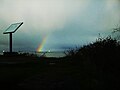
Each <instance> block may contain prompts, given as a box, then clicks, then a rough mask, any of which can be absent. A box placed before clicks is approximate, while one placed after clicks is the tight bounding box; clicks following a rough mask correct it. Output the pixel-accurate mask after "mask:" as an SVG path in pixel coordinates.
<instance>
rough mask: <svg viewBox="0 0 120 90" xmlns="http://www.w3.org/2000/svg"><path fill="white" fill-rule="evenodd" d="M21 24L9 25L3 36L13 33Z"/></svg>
mask: <svg viewBox="0 0 120 90" xmlns="http://www.w3.org/2000/svg"><path fill="white" fill-rule="evenodd" d="M22 24H23V22H21V23H14V24H11V25H10V26H9V27H8V28H7V29H6V30H5V32H3V34H8V33H14V32H15V31H16V30H17V29H18V28H19V27H20V26H21V25H22Z"/></svg>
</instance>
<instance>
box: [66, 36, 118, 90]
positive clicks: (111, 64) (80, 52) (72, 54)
mask: <svg viewBox="0 0 120 90" xmlns="http://www.w3.org/2000/svg"><path fill="white" fill-rule="evenodd" d="M66 54H67V55H66V58H69V59H70V60H71V63H74V64H75V65H76V66H78V67H79V68H80V72H81V73H82V74H83V76H81V77H82V78H83V80H82V81H81V83H82V84H83V85H82V86H85V87H83V88H86V87H88V88H89V89H90V88H91V89H92V90H108V89H112V90H113V89H114V90H116V89H117V88H119V81H120V75H119V74H118V73H119V70H120V43H119V41H117V40H116V39H113V38H112V37H111V36H109V37H107V38H98V39H97V40H96V42H93V43H90V44H88V45H84V46H83V47H81V48H77V49H71V50H69V51H67V53H66Z"/></svg>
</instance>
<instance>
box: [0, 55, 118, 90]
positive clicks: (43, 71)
mask: <svg viewBox="0 0 120 90" xmlns="http://www.w3.org/2000/svg"><path fill="white" fill-rule="evenodd" d="M76 59H77V58H76ZM85 66H86V65H85ZM87 66H88V67H85V68H83V67H84V66H83V65H82V64H80V62H77V63H76V62H74V61H72V60H71V59H70V58H69V57H68V58H67V57H66V58H38V57H10V56H9V57H3V56H1V57H0V90H90V89H91V90H108V89H113V90H118V88H119V77H120V76H118V75H117V74H118V73H116V71H117V72H119V70H116V71H112V69H111V71H105V72H107V73H105V74H103V73H102V71H101V73H100V72H97V71H96V70H95V69H96V68H93V67H89V65H87ZM91 68H92V69H91ZM90 70H91V71H90ZM114 72H115V73H114Z"/></svg>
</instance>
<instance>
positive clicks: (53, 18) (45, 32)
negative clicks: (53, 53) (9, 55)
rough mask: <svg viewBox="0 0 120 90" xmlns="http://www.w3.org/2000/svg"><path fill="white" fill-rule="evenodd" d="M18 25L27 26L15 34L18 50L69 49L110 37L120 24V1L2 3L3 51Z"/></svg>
mask: <svg viewBox="0 0 120 90" xmlns="http://www.w3.org/2000/svg"><path fill="white" fill-rule="evenodd" d="M16 22H24V24H23V25H22V26H21V27H20V28H19V30H18V31H17V32H16V33H15V34H14V35H13V41H14V42H13V46H14V47H13V49H14V50H15V51H40V50H43V51H44V50H65V49H68V48H70V47H75V46H81V45H83V44H88V43H89V42H93V41H95V40H96V39H97V37H98V36H99V33H100V34H101V36H103V37H104V36H107V35H109V34H110V33H111V32H112V29H113V28H115V27H116V25H117V24H119V23H120V0H0V52H2V51H3V50H5V51H8V41H9V40H8V35H3V32H4V31H5V29H6V28H7V27H8V26H9V25H10V24H12V23H16ZM38 47H40V48H39V49H38Z"/></svg>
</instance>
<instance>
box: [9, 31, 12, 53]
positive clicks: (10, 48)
mask: <svg viewBox="0 0 120 90" xmlns="http://www.w3.org/2000/svg"><path fill="white" fill-rule="evenodd" d="M9 49H10V53H12V33H10V47H9Z"/></svg>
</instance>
